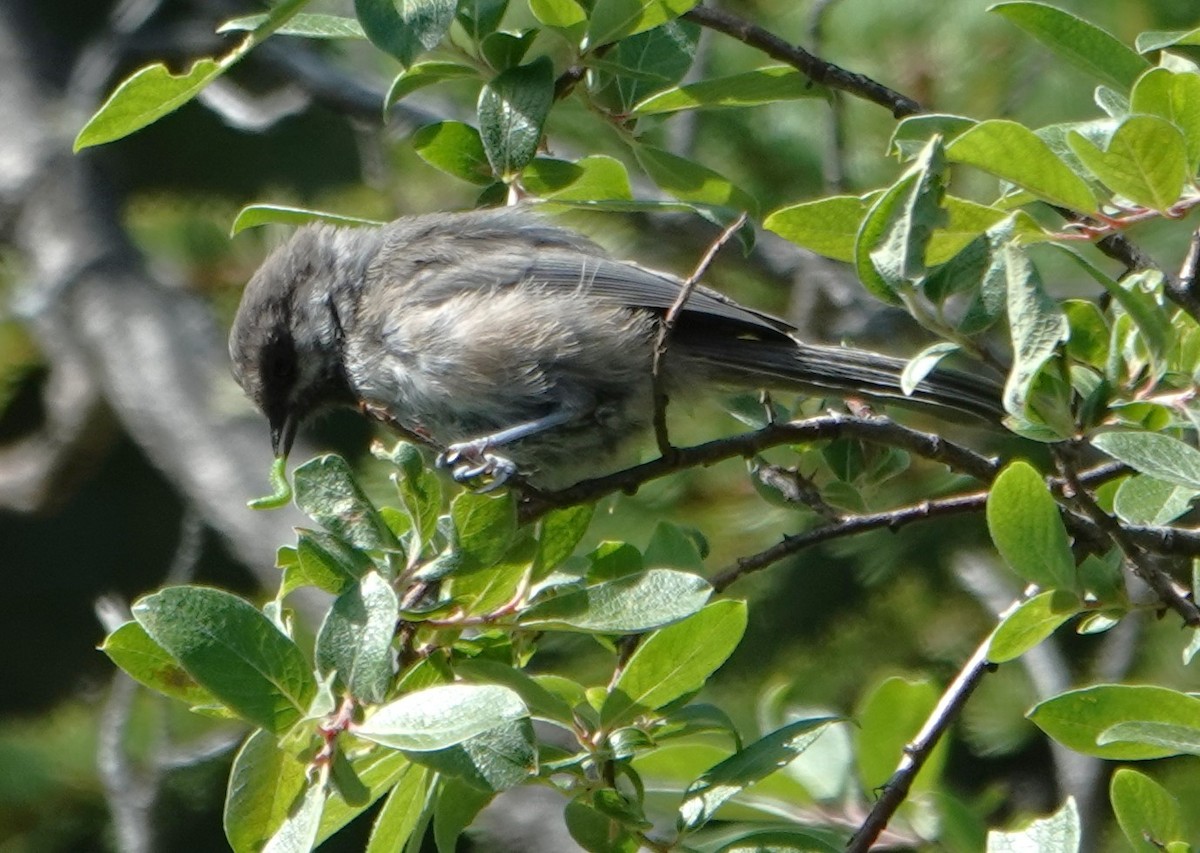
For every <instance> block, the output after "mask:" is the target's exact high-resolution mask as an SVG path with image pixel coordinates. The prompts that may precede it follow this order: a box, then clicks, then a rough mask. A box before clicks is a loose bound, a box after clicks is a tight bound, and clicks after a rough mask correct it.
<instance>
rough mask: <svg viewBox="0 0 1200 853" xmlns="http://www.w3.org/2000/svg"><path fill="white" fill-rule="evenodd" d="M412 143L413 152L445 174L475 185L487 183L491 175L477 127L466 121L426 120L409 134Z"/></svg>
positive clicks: (492, 176)
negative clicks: (425, 122)
mask: <svg viewBox="0 0 1200 853" xmlns="http://www.w3.org/2000/svg"><path fill="white" fill-rule="evenodd" d="M412 145H413V150H414V151H416V152H417V156H419V157H420V158H421V159H422V160H424V161H425V162H426V163H428V164H429V165H430V166H433V167H434V168H435V169H440V170H441V171H443V172H445V173H446V174H448V175H453V176H454V177H456V178H461V179H462V180H464V181H468V182H469V183H472V184H476V185H477V186H487V185H488V184H490V183H492V181H493V180H494V179H495V176H494V175H493V174H492V167H491V164H489V163H488V158H487V152H485V151H484V150H483V140H482V139H481V138H480V136H479V131H477V130H476V129H475V128H473V127H471V126H470V125H469V124H463V123H462V122H460V121H439V122H436V123H434V124H427V125H425V126H424V127H422V128H421V129H420V130H418V131H417V132H416V133H414V134H413V135H412Z"/></svg>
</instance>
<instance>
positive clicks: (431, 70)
mask: <svg viewBox="0 0 1200 853" xmlns="http://www.w3.org/2000/svg"><path fill="white" fill-rule="evenodd" d="M478 75H479V72H478V71H476V70H475V69H474V68H472V67H471V66H469V65H462V64H460V63H457V62H446V61H444V60H442V61H430V62H417V63H414V64H413V65H411V66H409V67H408V68H406V69H404V70H403V71H401V72H400V73H399V74H397V75H396V79H394V80H393V81H392V85H391V86H390V87H388V92H387V97H385V98H384V99H383V108H384V110H385V111H386V110H388V109H391V107H392V106H393V105H394V104H395V103H396V102H397V101H399V100H401V99H402V98H405V97H407V96H409V95H411V94H412V93H413V92H415V91H417V90H418V89H424V88H425V87H426V86H432V85H433V84H434V83H441V82H442V81H444V80H461V79H463V78H464V77H477V76H478Z"/></svg>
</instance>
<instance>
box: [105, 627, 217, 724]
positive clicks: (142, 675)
mask: <svg viewBox="0 0 1200 853" xmlns="http://www.w3.org/2000/svg"><path fill="white" fill-rule="evenodd" d="M100 651H102V652H104V653H105V654H106V655H108V657H109V658H110V659H111V660H112V662H113V663H115V664H116V665H117V666H119V667H121V669H123V670H124V671H125V672H126V673H127V674H128V675H129V676H130V677H131V678H133V679H134V680H136V681H138V682H139V683H141V684H144V685H146V686H147V687H149V688H150V689H151V690H157V691H158V692H159V693H162V694H164V695H166V696H170V697H171V698H172V699H178V700H180V701H181V702H187V703H188V704H189V705H216V704H217V700H216V697H214V696H213V695H212V694H211V693H209V692H208V691H207V690H205V689H204V688H203V687H201V686H200V685H199V684H197V683H196V680H195V679H194V678H192V677H191V676H190V675H188V673H187V670H185V669H184V668H183V667H181V666H180V665H179V663H178V662H177V661H176V660H175V658H173V657H172V656H171V655H170V654H168V653H167V650H166V649H164V648H163V647H162V646H160V645H159V644H158V643H156V642H154V640H152V639H151V638H150V635H149V634H147V633H146V629H145V628H143V627H142V626H141V625H139V624H138V623H137V622H126V623H125V624H123V625H120V626H118V627H117V629H116V630H115V631H113V632H112V633H111V634H109V635H108V636H107V637H105V638H104V643H103V645H101V646H100Z"/></svg>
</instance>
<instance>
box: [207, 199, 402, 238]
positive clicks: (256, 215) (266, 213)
mask: <svg viewBox="0 0 1200 853" xmlns="http://www.w3.org/2000/svg"><path fill="white" fill-rule="evenodd" d="M309 222H328V223H330V224H331V225H342V226H355V225H374V226H378V225H386V224H387V223H386V222H381V221H379V220H377V219H361V218H359V217H357V216H343V215H342V214H340V213H329V212H327V211H324V210H308V209H307V208H303V207H287V206H285V205H281V204H248V205H246V206H245V207H243V208H242V209H241V210H239V211H238V214H237V216H236V217H234V220H233V225H232V226H230V229H229V236H230V237H233V236H234V235H236V234H240V233H241V232H243V231H245V230H246V229H247V228H257V227H259V226H260V225H304V224H306V223H309Z"/></svg>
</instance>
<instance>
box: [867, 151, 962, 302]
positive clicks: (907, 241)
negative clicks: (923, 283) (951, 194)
mask: <svg viewBox="0 0 1200 853" xmlns="http://www.w3.org/2000/svg"><path fill="white" fill-rule="evenodd" d="M945 166H946V163H945V156H944V151H943V149H942V144H941V140H940V139H939V138H937V137H935V138H934V140H933V141H932V142H930V143H929V144H928V145H926V147H925V150H924V151H923V152H922V153H921V156H920V157H919V158H918V159H917V161H916V162H915V163H914V164H913V165H912V167H910V168H909V170H908V171H907V172H905V173H904V175H903V176H901V178H900V180H898V181H897V182H896V183H895V184H893V185H892V186H891V187H889V188H888V189H887V190H886V191H885V192H884V193H883V194H882V195H881V196H879V198H877V199H876V200H875V203H874V204H872V205H871V209H870V210H869V211H868V212H867V215H866V217H865V218H864V219H863V222H862V225H861V227H860V228H859V232H858V237H857V239H856V241H855V244H854V267H855V271H856V272H857V273H858V277H859V280H860V281H862V283H863V285H864V286H865V287H866V288H867V290H869V291H871V293H872V294H874V295H875V297H876V298H878V299H880V300H882V301H883V302H886V303H888V304H891V305H899V304H902V303H903V301H904V300H903V296H902V295H903V294H904V293H906V292H907V291H908V290H909V289H910V288H911V286H912V284H913V282H915V281H916V280H917V279H918V278H920V277H921V276H922V275H923V274H924V272H925V249H926V247H927V246H928V245H929V240H930V238H931V237H932V235H933V230H934V229H935V228H937V227H938V226H939V225H940V224H941V222H942V220H943V219H944V214H943V213H942V210H941V207H940V203H941V198H942V194H943V192H944V191H945Z"/></svg>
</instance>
